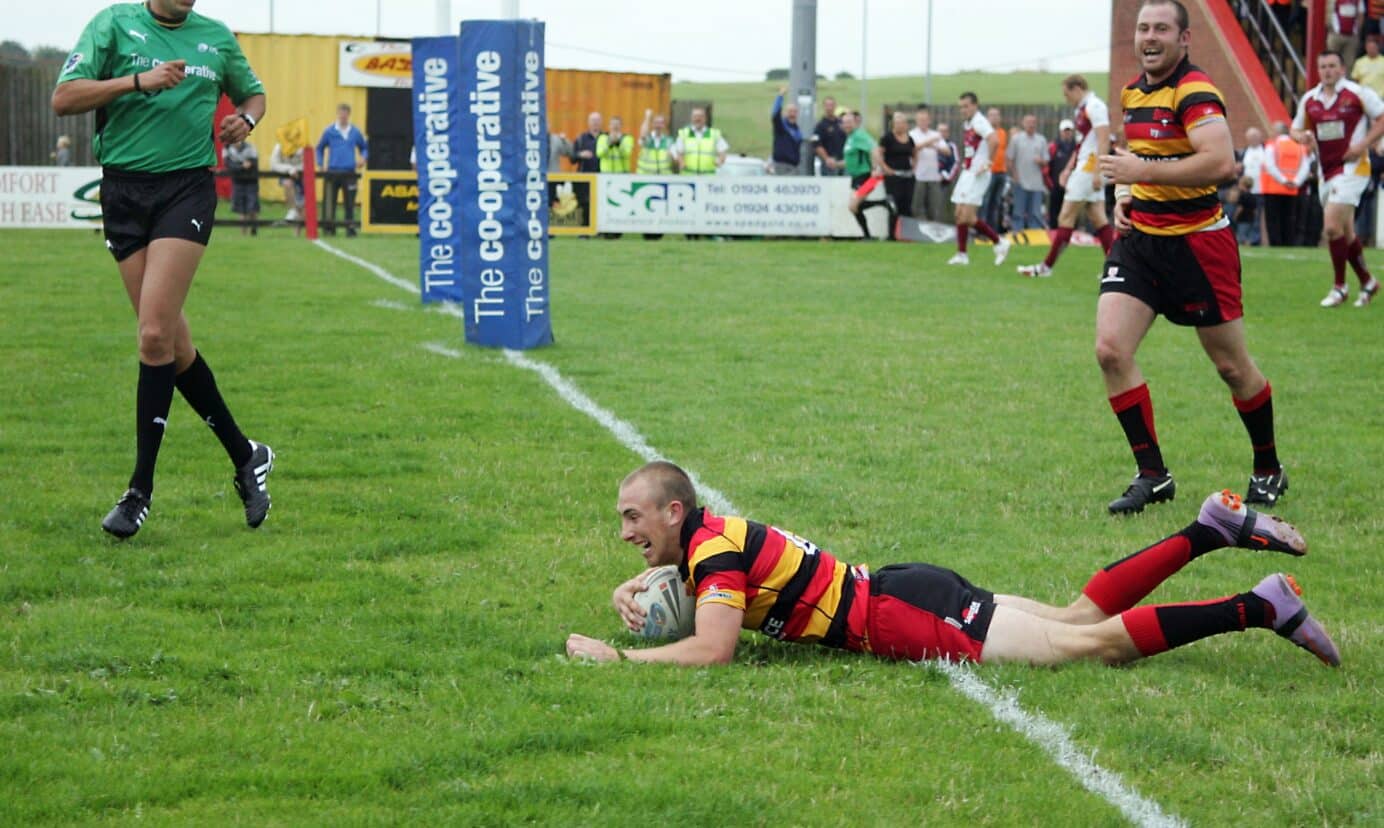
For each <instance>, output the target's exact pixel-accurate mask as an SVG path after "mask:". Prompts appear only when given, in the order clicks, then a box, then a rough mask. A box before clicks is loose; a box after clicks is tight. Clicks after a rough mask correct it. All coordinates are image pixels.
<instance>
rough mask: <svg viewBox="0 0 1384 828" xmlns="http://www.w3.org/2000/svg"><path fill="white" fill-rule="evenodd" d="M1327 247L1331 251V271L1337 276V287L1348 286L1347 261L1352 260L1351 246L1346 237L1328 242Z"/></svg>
mask: <svg viewBox="0 0 1384 828" xmlns="http://www.w3.org/2000/svg"><path fill="white" fill-rule="evenodd" d="M1327 247H1328V248H1330V250H1331V270H1332V272H1333V273H1334V275H1335V276H1336V287H1339V288H1344V287H1345V286H1346V259H1348V258H1350V245H1349V244H1348V243H1347V242H1346V240H1345V237H1344V236H1342V237H1340V238H1336V239H1331V240H1330V241H1329V242H1327Z"/></svg>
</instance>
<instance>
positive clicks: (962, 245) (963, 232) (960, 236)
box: [956, 224, 971, 253]
mask: <svg viewBox="0 0 1384 828" xmlns="http://www.w3.org/2000/svg"><path fill="white" fill-rule="evenodd" d="M970 230H971V228H970V227H968V226H966V225H964V224H958V225H956V251H957V252H958V253H965V252H966V237H967V236H969V235H970Z"/></svg>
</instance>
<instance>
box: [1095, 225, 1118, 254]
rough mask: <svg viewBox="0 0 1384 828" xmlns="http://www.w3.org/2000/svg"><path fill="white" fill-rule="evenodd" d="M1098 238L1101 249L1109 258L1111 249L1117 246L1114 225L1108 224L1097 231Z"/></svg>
mask: <svg viewBox="0 0 1384 828" xmlns="http://www.w3.org/2000/svg"><path fill="white" fill-rule="evenodd" d="M1096 238H1098V239H1100V246H1101V249H1103V250H1104V251H1105V255H1107V256H1109V255H1110V247H1111V246H1112V245H1113V244H1115V226H1114V225H1113V224H1107V225H1105V226H1104V227H1102V228H1101V229H1099V230H1097V231H1096Z"/></svg>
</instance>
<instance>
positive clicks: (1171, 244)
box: [1096, 0, 1288, 514]
mask: <svg viewBox="0 0 1384 828" xmlns="http://www.w3.org/2000/svg"><path fill="white" fill-rule="evenodd" d="M1190 41H1191V31H1190V30H1189V29H1188V28H1187V10H1186V8H1184V7H1183V6H1182V4H1181V3H1179V2H1177V0H1145V2H1144V3H1143V4H1142V5H1141V6H1140V8H1139V16H1138V19H1137V22H1136V24H1135V33H1134V45H1135V49H1136V54H1137V55H1138V58H1139V62H1140V65H1141V66H1142V67H1143V70H1144V71H1143V72H1142V73H1141V74H1140V75H1139V77H1137V78H1135V79H1134V80H1133V81H1132V82H1131V83H1130V84H1129V85H1127V86H1126V87H1125V88H1124V89H1123V91H1122V92H1121V95H1120V109H1121V110H1123V111H1124V130H1125V137H1126V140H1127V141H1128V144H1129V149H1128V150H1125V149H1117V150H1116V151H1115V154H1114V155H1107V156H1102V157H1101V158H1100V159H1099V160H1098V164H1099V167H1100V170H1101V172H1102V173H1103V174H1104V176H1105V177H1106V178H1107V179H1111V180H1113V181H1114V182H1115V185H1116V200H1115V214H1114V219H1115V227H1116V229H1117V230H1118V231H1119V232H1120V233H1121V235H1120V237H1119V238H1118V239H1116V241H1115V243H1114V244H1113V245H1112V246H1111V248H1110V253H1109V254H1108V256H1107V258H1106V261H1105V268H1104V270H1103V272H1102V274H1101V281H1100V299H1099V300H1098V302H1097V305H1096V360H1097V361H1098V362H1099V363H1100V368H1101V374H1102V375H1103V377H1104V379H1105V388H1106V393H1107V395H1108V396H1109V399H1110V407H1111V409H1112V410H1113V411H1114V412H1115V417H1116V418H1117V419H1118V420H1119V422H1120V426H1121V427H1122V428H1123V429H1124V433H1125V438H1126V439H1127V440H1128V441H1129V447H1130V450H1131V451H1132V452H1133V454H1134V462H1135V463H1136V464H1137V467H1138V471H1137V472H1136V474H1135V476H1134V480H1133V482H1131V483H1130V485H1129V487H1128V488H1126V489H1125V492H1124V494H1122V495H1121V496H1120V497H1118V498H1116V499H1115V500H1113V501H1111V503H1110V505H1109V509H1110V512H1111V513H1112V514H1129V513H1133V512H1141V511H1143V509H1144V506H1146V505H1147V504H1150V503H1159V502H1161V501H1165V500H1172V499H1173V495H1174V493H1175V492H1176V490H1177V487H1176V484H1174V482H1173V476H1172V474H1171V473H1170V472H1169V471H1168V467H1167V466H1166V465H1164V463H1163V454H1162V450H1161V449H1160V447H1159V445H1158V435H1157V432H1156V431H1155V429H1154V417H1153V401H1152V398H1151V397H1150V396H1149V388H1148V384H1147V383H1146V382H1145V381H1144V376H1143V374H1142V373H1141V372H1140V371H1139V366H1138V364H1137V363H1136V362H1135V361H1134V355H1135V353H1136V352H1137V351H1138V350H1139V345H1140V343H1141V342H1143V340H1144V337H1145V335H1147V334H1148V331H1149V328H1150V327H1151V326H1152V325H1153V322H1154V320H1155V319H1156V318H1157V317H1158V316H1159V315H1162V316H1164V317H1166V318H1167V319H1168V321H1169V322H1172V323H1174V324H1177V325H1187V326H1191V327H1195V328H1196V331H1197V337H1198V339H1200V341H1201V347H1202V349H1203V350H1204V351H1205V352H1206V355H1207V356H1208V357H1209V358H1210V359H1211V362H1212V364H1213V365H1215V366H1216V372H1217V373H1218V374H1220V377H1221V379H1222V380H1224V381H1225V384H1226V385H1227V386H1229V387H1230V394H1231V401H1232V402H1233V403H1234V405H1235V409H1236V410H1237V411H1239V413H1240V419H1241V421H1242V422H1243V423H1244V426H1245V430H1246V431H1248V432H1249V439H1250V445H1251V447H1252V448H1253V451H1254V460H1253V467H1252V471H1251V472H1250V478H1249V487H1248V491H1247V492H1246V494H1245V502H1246V503H1262V504H1266V505H1273V504H1274V503H1277V502H1278V499H1279V497H1281V496H1282V494H1283V493H1284V492H1285V491H1287V489H1288V477H1287V475H1286V474H1284V471H1283V466H1282V464H1281V463H1279V461H1278V453H1277V449H1276V446H1275V442H1274V427H1273V397H1272V394H1273V391H1272V389H1271V387H1270V386H1269V381H1268V380H1267V379H1265V378H1264V375H1263V374H1262V373H1260V371H1259V367H1258V366H1257V365H1255V363H1254V360H1253V359H1252V358H1251V357H1250V354H1249V350H1248V348H1247V347H1246V345H1245V326H1244V319H1243V317H1244V311H1243V309H1242V307H1241V304H1240V250H1239V247H1238V246H1237V245H1236V241H1235V234H1234V232H1233V229H1232V228H1231V226H1230V221H1229V219H1227V218H1226V215H1225V213H1224V212H1223V211H1222V210H1221V203H1220V199H1219V198H1218V197H1217V195H1216V185H1217V184H1218V183H1220V182H1222V181H1225V180H1227V179H1228V178H1230V177H1231V176H1232V175H1233V174H1234V170H1235V154H1234V148H1233V144H1232V141H1231V137H1230V127H1229V125H1228V124H1227V123H1226V119H1225V103H1224V101H1223V100H1222V98H1221V94H1220V92H1219V91H1218V90H1217V89H1216V87H1215V85H1214V84H1213V83H1212V82H1211V79H1210V78H1209V77H1207V75H1206V73H1205V72H1203V71H1201V70H1200V69H1198V68H1197V67H1196V66H1193V65H1192V64H1191V63H1190V62H1189V60H1188V58H1187V48H1188V44H1189V43H1190Z"/></svg>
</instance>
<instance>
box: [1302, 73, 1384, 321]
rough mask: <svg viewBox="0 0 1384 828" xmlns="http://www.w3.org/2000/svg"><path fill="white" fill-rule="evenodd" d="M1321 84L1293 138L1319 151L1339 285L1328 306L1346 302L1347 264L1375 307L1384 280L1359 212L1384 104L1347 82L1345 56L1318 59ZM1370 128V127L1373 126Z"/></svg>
mask: <svg viewBox="0 0 1384 828" xmlns="http://www.w3.org/2000/svg"><path fill="white" fill-rule="evenodd" d="M1317 74H1318V75H1319V76H1320V77H1321V83H1319V84H1317V85H1316V86H1314V87H1312V88H1311V89H1309V90H1307V94H1305V95H1303V96H1302V101H1301V102H1300V103H1299V104H1298V110H1297V115H1296V116H1295V117H1294V118H1293V138H1294V139H1295V140H1296V141H1297V142H1298V143H1301V144H1305V145H1307V147H1308V148H1309V149H1313V150H1314V151H1315V152H1316V153H1317V163H1318V165H1319V166H1320V168H1321V190H1320V193H1319V194H1320V197H1321V200H1322V206H1323V207H1324V208H1325V209H1324V211H1323V219H1324V221H1323V224H1324V227H1323V230H1324V232H1325V234H1326V243H1327V247H1328V248H1329V249H1330V250H1331V267H1332V270H1333V271H1334V276H1335V281H1334V282H1333V283H1332V286H1331V290H1330V291H1329V292H1328V293H1327V294H1326V298H1325V299H1323V300H1322V301H1321V305H1322V307H1324V308H1334V307H1336V306H1338V305H1343V304H1345V301H1346V299H1347V298H1348V297H1349V295H1350V291H1349V289H1348V288H1347V287H1346V263H1347V262H1349V263H1350V266H1351V268H1352V269H1353V270H1354V271H1355V276H1356V278H1358V279H1359V280H1360V296H1359V297H1357V298H1356V300H1355V306H1356V307H1357V308H1363V307H1366V306H1367V305H1369V303H1370V300H1371V299H1373V298H1374V295H1375V294H1376V293H1378V292H1379V280H1378V279H1376V278H1374V276H1372V275H1371V274H1370V269H1369V267H1368V266H1367V265H1366V264H1365V252H1364V247H1363V246H1362V245H1361V244H1360V240H1359V239H1357V238H1356V237H1355V208H1356V207H1358V206H1360V197H1361V196H1362V195H1364V193H1365V190H1366V189H1368V188H1369V185H1370V147H1372V146H1374V143H1375V142H1376V141H1378V140H1379V138H1380V136H1384V117H1381V116H1384V101H1381V100H1380V99H1379V95H1378V94H1376V93H1375V91H1374V90H1372V89H1370V88H1369V87H1368V86H1362V85H1360V84H1358V83H1355V82H1354V81H1351V80H1347V79H1346V78H1345V77H1344V75H1345V67H1344V66H1342V64H1341V56H1340V55H1339V54H1337V53H1336V52H1322V53H1320V54H1319V55H1317ZM1367 125H1368V128H1367Z"/></svg>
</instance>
